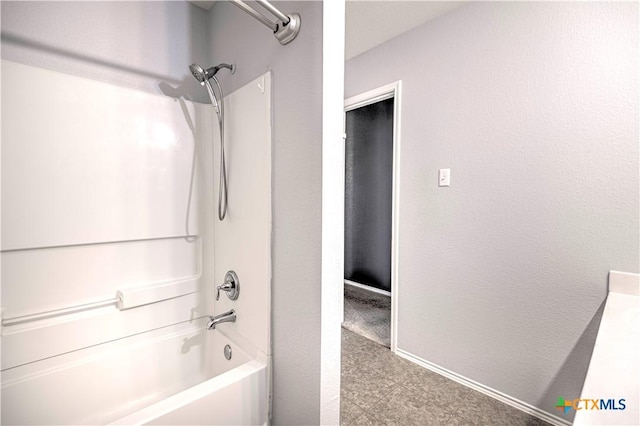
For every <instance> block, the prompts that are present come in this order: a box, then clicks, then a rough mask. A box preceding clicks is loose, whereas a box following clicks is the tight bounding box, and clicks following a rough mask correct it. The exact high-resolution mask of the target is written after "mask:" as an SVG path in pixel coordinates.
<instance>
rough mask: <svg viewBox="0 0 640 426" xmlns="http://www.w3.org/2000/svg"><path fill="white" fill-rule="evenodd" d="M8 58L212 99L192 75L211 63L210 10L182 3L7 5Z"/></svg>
mask: <svg viewBox="0 0 640 426" xmlns="http://www.w3.org/2000/svg"><path fill="white" fill-rule="evenodd" d="M1 7H2V59H8V60H10V61H14V62H19V63H23V64H28V65H34V66H37V67H41V68H46V69H50V70H54V71H60V72H63V73H67V74H73V75H78V76H81V77H87V78H91V79H93V80H100V81H105V82H109V83H113V84H117V85H121V86H127V87H131V88H134V89H139V90H145V91H148V92H154V93H164V94H166V95H169V96H172V97H179V96H186V97H188V98H190V99H192V100H196V101H199V102H207V103H208V102H209V100H208V98H207V95H206V92H205V91H204V90H203V89H202V88H201V87H200V86H199V85H198V84H197V82H196V81H195V80H194V79H193V77H192V76H191V74H190V73H189V69H188V66H189V64H190V63H192V62H199V63H204V62H207V57H208V56H207V55H208V51H207V46H208V42H207V37H206V35H207V12H206V11H204V10H202V9H200V8H198V7H195V6H193V5H191V4H190V3H187V2H181V1H167V2H155V1H149V2H145V1H138V2H98V1H91V2H58V1H44V2H40V1H34V2H13V1H3V2H2V3H1Z"/></svg>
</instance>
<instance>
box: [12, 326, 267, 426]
mask: <svg viewBox="0 0 640 426" xmlns="http://www.w3.org/2000/svg"><path fill="white" fill-rule="evenodd" d="M205 325H206V319H199V320H196V321H193V322H192V323H181V324H176V325H175V326H170V327H164V328H162V329H159V330H154V331H151V332H148V333H143V334H140V335H137V336H131V337H128V338H125V339H120V340H117V341H114V342H110V343H106V344H103V345H97V346H94V347H90V348H86V349H83V350H80V351H75V352H72V353H69V354H63V355H60V356H57V357H53V358H50V359H45V360H42V361H38V362H35V363H29V364H26V365H22V366H19V367H16V368H11V369H8V370H5V371H3V373H2V424H30V425H34V424H105V423H113V424H132V425H134V424H136V425H137V424H194V425H195V424H209V425H216V424H225V425H233V424H238V425H264V424H267V423H268V377H269V376H268V370H267V364H268V362H267V357H266V356H264V355H262V353H261V352H260V351H257V350H255V349H254V348H252V347H251V344H250V343H248V342H241V344H237V343H234V342H239V341H240V340H241V338H239V337H236V338H234V339H233V341H232V340H231V339H229V338H228V337H227V336H226V335H225V334H224V333H225V332H230V331H231V330H232V328H231V327H226V329H227V330H225V325H227V324H220V325H219V326H218V329H219V330H212V331H206V330H205ZM227 344H228V345H230V346H231V348H232V358H231V360H229V361H228V360H226V359H225V357H224V352H223V350H224V346H225V345H227ZM242 348H245V350H243V349H242Z"/></svg>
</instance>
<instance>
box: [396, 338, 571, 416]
mask: <svg viewBox="0 0 640 426" xmlns="http://www.w3.org/2000/svg"><path fill="white" fill-rule="evenodd" d="M396 355H398V356H400V357H402V358H404V359H406V360H409V361H411V362H413V363H415V364H418V365H419V366H421V367H424V368H426V369H427V370H431V371H433V372H434V373H437V374H440V375H441V376H444V377H446V378H447V379H451V380H453V381H454V382H458V383H460V384H461V385H464V386H466V387H468V388H471V389H473V390H475V391H478V392H480V393H483V394H485V395H487V396H489V397H491V398H493V399H497V400H498V401H500V402H502V403H504V404H507V405H510V406H511V407H513V408H517V409H518V410H520V411H523V412H525V413H527V414H531V415H532V416H536V417H538V418H539V419H542V420H544V421H545V422H548V423H551V424H552V425H556V426H570V425H571V422H570V421H569V420H566V419H562V418H559V417H556V416H553V415H551V414H549V413H548V412H546V411H543V410H541V409H539V408H537V407H534V406H533V405H530V404H527V403H526V402H523V401H520V400H519V399H516V398H513V397H511V396H509V395H506V394H504V393H502V392H500V391H497V390H495V389H492V388H490V387H488V386H485V385H483V384H480V383H478V382H476V381H474V380H471V379H468V378H466V377H464V376H461V375H459V374H457V373H454V372H452V371H449V370H447V369H446V368H442V367H440V366H438V365H436V364H433V363H431V362H429V361H425V360H424V359H422V358H419V357H417V356H415V355H412V354H410V353H408V352H406V351H404V350H402V349H396Z"/></svg>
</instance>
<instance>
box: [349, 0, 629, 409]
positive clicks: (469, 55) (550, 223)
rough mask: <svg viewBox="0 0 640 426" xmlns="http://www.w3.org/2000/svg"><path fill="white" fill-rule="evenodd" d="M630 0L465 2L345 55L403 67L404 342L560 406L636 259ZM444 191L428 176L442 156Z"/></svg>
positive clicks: (355, 83) (384, 76)
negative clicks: (611, 297) (446, 172)
mask: <svg viewBox="0 0 640 426" xmlns="http://www.w3.org/2000/svg"><path fill="white" fill-rule="evenodd" d="M638 57H639V56H638V4H637V3H591V2H589V3H530V2H514V3H511V2H496V3H472V4H467V5H465V6H463V7H461V8H460V9H457V10H455V11H453V12H451V13H450V14H448V15H445V16H443V17H440V18H438V19H436V20H434V21H432V22H430V23H428V24H425V25H423V26H421V27H419V28H417V29H414V30H412V31H410V32H408V33H405V34H403V35H401V36H399V37H397V38H395V39H393V40H391V41H389V42H387V43H385V44H383V45H381V46H379V47H377V48H375V49H372V50H370V51H368V52H365V53H364V54H362V55H360V56H357V57H355V58H353V59H352V60H350V61H348V62H347V66H346V71H345V72H346V82H345V91H346V93H345V95H346V97H349V96H353V95H355V94H358V93H361V92H364V91H366V90H369V89H372V88H375V87H377V86H381V85H383V84H387V83H390V82H392V81H395V80H400V79H401V80H402V82H403V83H402V84H403V87H402V91H403V92H402V135H401V138H402V139H401V144H402V147H401V150H402V154H401V159H400V163H401V178H400V179H401V191H400V212H401V213H400V263H399V274H400V275H399V291H398V297H399V321H398V322H399V327H398V328H399V334H398V336H399V337H398V339H399V340H398V347H399V348H400V349H402V350H405V351H407V352H410V353H412V354H415V355H416V356H419V357H420V358H423V359H425V360H427V361H430V362H432V363H435V364H437V365H440V366H442V367H444V368H447V369H449V370H451V371H453V372H455V373H458V374H460V375H463V376H466V377H467V378H470V379H473V380H475V381H478V382H480V383H482V384H484V385H486V386H489V387H491V388H493V389H496V390H498V391H500V392H503V393H505V394H507V395H510V396H511V397H514V398H517V399H519V400H521V401H524V402H527V403H529V404H532V405H534V406H537V407H541V408H542V409H544V410H547V411H549V412H551V413H554V414H555V410H554V408H553V405H554V403H555V401H556V400H557V397H558V396H564V397H567V398H575V397H578V396H579V394H580V390H581V387H582V382H583V380H584V376H585V373H586V368H587V365H588V363H589V359H590V355H591V350H592V347H593V343H594V339H595V335H596V331H597V327H598V324H599V315H600V314H601V310H602V303H603V301H604V299H605V297H606V294H607V273H608V271H609V270H619V271H628V272H635V273H637V272H638V263H639V245H638V232H639V224H638V221H639V211H638V184H639V182H638V139H639V135H638V120H639V114H638V107H639V105H638V87H639V82H638V78H639V75H640V70H639V67H638ZM449 167H450V168H451V187H450V188H438V186H437V171H438V168H449Z"/></svg>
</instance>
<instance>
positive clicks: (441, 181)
mask: <svg viewBox="0 0 640 426" xmlns="http://www.w3.org/2000/svg"><path fill="white" fill-rule="evenodd" d="M450 185H451V169H440V171H439V172H438V186H450Z"/></svg>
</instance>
